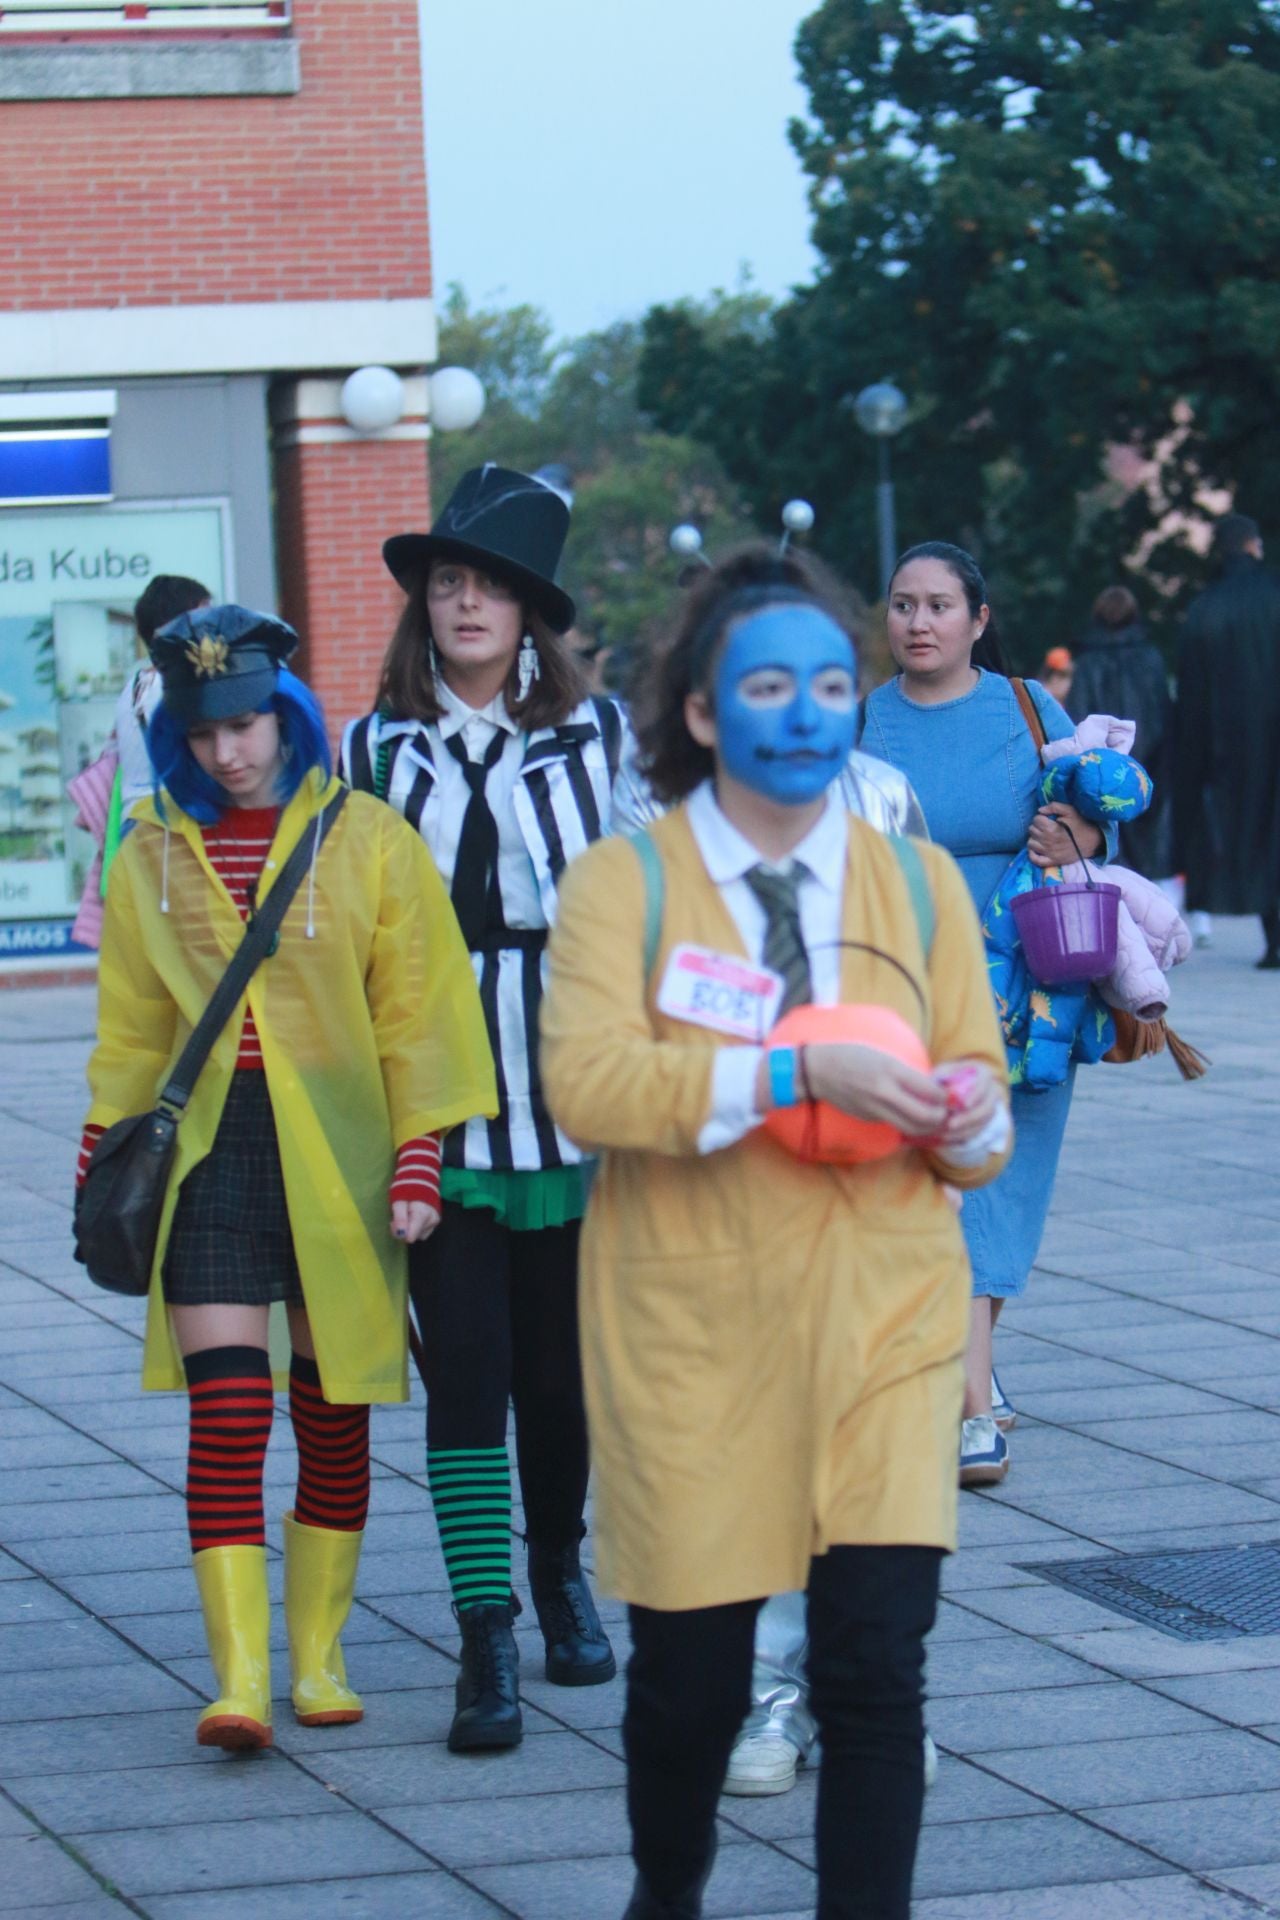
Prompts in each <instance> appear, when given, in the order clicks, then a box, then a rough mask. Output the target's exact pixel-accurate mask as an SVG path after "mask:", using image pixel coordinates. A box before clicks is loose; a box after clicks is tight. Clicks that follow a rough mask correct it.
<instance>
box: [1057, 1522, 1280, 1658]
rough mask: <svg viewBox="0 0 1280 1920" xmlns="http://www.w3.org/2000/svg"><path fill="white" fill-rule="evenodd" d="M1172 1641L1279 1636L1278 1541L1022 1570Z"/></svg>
mask: <svg viewBox="0 0 1280 1920" xmlns="http://www.w3.org/2000/svg"><path fill="white" fill-rule="evenodd" d="M1023 1571H1024V1572H1025V1573H1038V1574H1039V1575H1040V1576H1041V1578H1042V1579H1044V1580H1051V1581H1052V1582H1053V1583H1054V1585H1055V1586H1059V1587H1065V1588H1066V1589H1067V1590H1068V1592H1070V1593H1078V1594H1081V1595H1083V1597H1084V1598H1085V1599H1086V1600H1093V1601H1095V1602H1096V1603H1097V1605H1098V1606H1100V1607H1109V1608H1110V1609H1111V1611H1112V1612H1113V1613H1121V1614H1123V1615H1124V1617H1125V1619H1126V1620H1139V1621H1141V1623H1142V1624H1143V1626H1147V1627H1155V1628H1157V1629H1158V1631H1159V1632H1161V1633H1167V1634H1169V1635H1171V1636H1172V1638H1173V1639H1175V1640H1234V1639H1236V1638H1237V1637H1238V1636H1240V1635H1241V1634H1248V1633H1280V1540H1268V1541H1265V1542H1263V1543H1261V1544H1257V1545H1253V1546H1247V1547H1196V1548H1192V1549H1190V1550H1188V1551H1186V1552H1180V1553H1114V1554H1108V1555H1107V1557H1106V1558H1105V1559H1101V1560H1049V1561H1046V1562H1042V1563H1040V1564H1037V1565H1033V1566H1024V1567H1023Z"/></svg>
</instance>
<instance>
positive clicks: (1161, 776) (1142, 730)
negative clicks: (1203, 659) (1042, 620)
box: [1060, 587, 1173, 880]
mask: <svg viewBox="0 0 1280 1920" xmlns="http://www.w3.org/2000/svg"><path fill="white" fill-rule="evenodd" d="M1060 697H1061V699H1062V704H1063V706H1064V707H1065V708H1066V710H1067V712H1068V713H1069V714H1070V715H1071V718H1072V719H1073V720H1083V719H1084V718H1085V716H1086V715H1087V714H1090V713H1112V714H1114V715H1115V716H1116V718H1117V719H1118V720H1132V721H1133V723H1134V725H1135V726H1136V727H1137V729H1138V731H1137V735H1136V738H1135V739H1134V743H1133V752H1134V753H1135V754H1136V755H1137V757H1138V759H1140V760H1141V762H1142V764H1143V766H1144V767H1145V768H1146V770H1147V772H1148V773H1149V774H1150V775H1151V778H1152V780H1153V781H1154V782H1155V798H1154V799H1153V801H1152V803H1151V806H1150V808H1149V809H1148V810H1147V812H1146V813H1144V814H1143V815H1142V818H1141V819H1140V820H1133V821H1131V822H1130V823H1129V824H1128V825H1127V826H1125V827H1122V828H1121V830H1120V859H1121V860H1122V861H1123V863H1124V864H1125V866H1127V867H1133V868H1134V869H1135V870H1136V871H1137V872H1138V873H1141V874H1145V875H1146V877H1147V879H1148V880H1163V879H1165V878H1167V877H1168V875H1169V874H1171V873H1172V872H1173V847H1172V835H1171V831H1170V818H1171V815H1170V807H1169V771H1170V761H1171V759H1172V747H1173V697H1172V695H1171V694H1170V692H1169V675H1168V671H1167V669H1166V667H1165V664H1164V660H1163V658H1162V656H1161V653H1160V650H1159V648H1158V647H1156V646H1155V645H1154V644H1153V643H1152V642H1151V641H1150V640H1149V639H1148V638H1147V629H1146V627H1145V626H1144V624H1143V621H1142V616H1141V614H1140V613H1139V610H1138V603H1137V601H1136V600H1135V599H1134V597H1133V595H1132V594H1131V593H1130V591H1129V589H1128V587H1107V588H1105V589H1104V590H1103V592H1101V593H1100V594H1099V595H1098V597H1097V599H1096V600H1095V601H1094V603H1093V614H1092V622H1091V625H1090V627H1089V631H1088V632H1087V633H1086V634H1085V635H1084V637H1083V639H1082V640H1080V642H1079V643H1078V645H1077V648H1076V658H1075V671H1074V673H1073V675H1072V679H1071V686H1070V688H1069V690H1068V692H1067V693H1065V694H1063V695H1061V696H1060Z"/></svg>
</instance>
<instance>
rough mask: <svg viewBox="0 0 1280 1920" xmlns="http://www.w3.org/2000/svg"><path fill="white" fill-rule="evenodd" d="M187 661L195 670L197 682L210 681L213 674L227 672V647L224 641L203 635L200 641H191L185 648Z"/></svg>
mask: <svg viewBox="0 0 1280 1920" xmlns="http://www.w3.org/2000/svg"><path fill="white" fill-rule="evenodd" d="M186 651H187V659H188V660H189V661H190V663H191V665H192V666H193V667H194V668H195V673H196V679H197V680H212V679H213V677H214V675H215V674H219V673H225V672H226V670H227V654H228V651H229V649H228V647H227V643H226V641H225V640H218V639H215V638H214V637H213V636H212V635H210V634H205V636H204V638H203V639H202V640H192V641H191V642H189V644H188V646H187V650H186Z"/></svg>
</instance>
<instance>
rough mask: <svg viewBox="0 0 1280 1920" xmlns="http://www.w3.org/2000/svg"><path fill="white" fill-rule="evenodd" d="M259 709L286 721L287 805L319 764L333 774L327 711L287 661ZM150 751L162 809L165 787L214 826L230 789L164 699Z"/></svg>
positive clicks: (281, 793)
mask: <svg viewBox="0 0 1280 1920" xmlns="http://www.w3.org/2000/svg"><path fill="white" fill-rule="evenodd" d="M255 711H256V712H258V713H274V714H275V716H276V719H277V720H278V721H279V723H280V745H281V747H282V748H283V749H284V753H285V757H284V765H283V767H282V768H281V770H280V778H279V780H278V781H277V783H276V799H277V800H278V801H279V803H280V805H281V806H284V805H285V804H286V802H288V801H289V800H292V798H293V796H294V794H295V793H296V792H297V791H298V788H299V787H300V786H301V785H302V782H303V781H304V780H305V779H306V777H307V775H308V774H309V773H310V771H311V769H312V768H313V767H319V768H320V770H321V772H322V773H323V774H324V776H325V778H326V779H328V777H329V775H330V774H331V773H332V772H333V756H332V754H331V753H330V752H329V740H328V736H327V734H326V733H325V727H324V714H323V712H322V711H321V707H320V702H319V701H318V700H317V699H316V697H315V695H314V693H312V691H311V689H310V687H308V686H304V684H303V682H302V681H301V680H299V679H298V677H297V675H296V674H293V673H290V672H289V669H288V668H287V667H281V669H280V672H279V674H278V675H277V677H276V689H275V692H274V693H273V694H272V696H271V698H270V699H269V700H268V701H266V702H265V704H264V705H262V706H260V707H258V708H256V709H255ZM147 753H148V754H149V756H150V759H151V772H152V785H153V786H154V788H155V795H156V805H157V807H158V808H159V809H160V811H161V812H162V813H163V811H164V800H163V798H162V796H161V792H160V789H161V788H162V787H164V788H166V789H167V791H168V792H169V794H170V795H171V796H172V798H173V799H174V800H176V801H177V803H178V805H179V806H180V807H181V808H182V811H183V812H184V813H188V814H190V816H191V818H192V819H193V820H198V821H199V822H200V824H201V825H202V826H212V825H213V824H214V822H215V821H217V820H220V819H221V818H222V816H223V814H224V813H225V812H226V811H227V808H228V807H229V806H231V804H232V802H231V800H230V799H229V797H228V795H227V793H226V790H225V789H224V788H223V787H220V786H219V785H218V782H217V781H216V780H215V779H214V778H213V777H212V775H210V774H207V773H206V772H205V771H204V769H203V767H202V766H201V765H200V764H199V762H198V761H197V759H196V757H195V755H194V754H193V753H192V751H191V747H190V745H189V744H188V741H187V729H186V727H185V726H183V725H182V724H181V723H180V722H179V721H177V720H175V719H174V717H173V715H172V713H171V712H170V711H169V709H168V707H167V706H166V705H165V703H164V701H163V700H161V702H160V704H159V706H158V707H157V708H156V710H155V712H154V713H153V714H152V716H151V718H150V720H149V721H148V722H147Z"/></svg>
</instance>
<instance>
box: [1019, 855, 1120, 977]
mask: <svg viewBox="0 0 1280 1920" xmlns="http://www.w3.org/2000/svg"><path fill="white" fill-rule="evenodd" d="M1119 911H1120V889H1119V887H1114V886H1112V885H1110V883H1109V882H1107V881H1105V880H1102V881H1097V882H1095V884H1094V885H1093V886H1084V885H1082V884H1081V883H1080V882H1078V881H1075V880H1064V881H1063V882H1061V884H1059V885H1054V884H1053V883H1052V882H1050V883H1049V884H1047V885H1045V886H1042V887H1033V888H1032V889H1031V891H1030V893H1018V894H1015V895H1014V897H1013V917H1014V920H1015V922H1016V923H1017V928H1018V938H1019V939H1020V940H1021V942H1022V951H1023V952H1024V953H1025V954H1026V956H1027V965H1028V966H1029V967H1030V969H1031V971H1032V973H1034V975H1035V977H1036V979H1037V980H1039V981H1040V982H1041V983H1042V984H1043V985H1044V986H1046V987H1065V986H1068V985H1069V984H1070V983H1071V982H1072V981H1074V980H1101V979H1102V978H1103V977H1104V976H1105V975H1106V974H1108V973H1110V972H1111V970H1112V968H1113V967H1114V966H1115V963H1116V938H1117V931H1118V924H1119Z"/></svg>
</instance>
